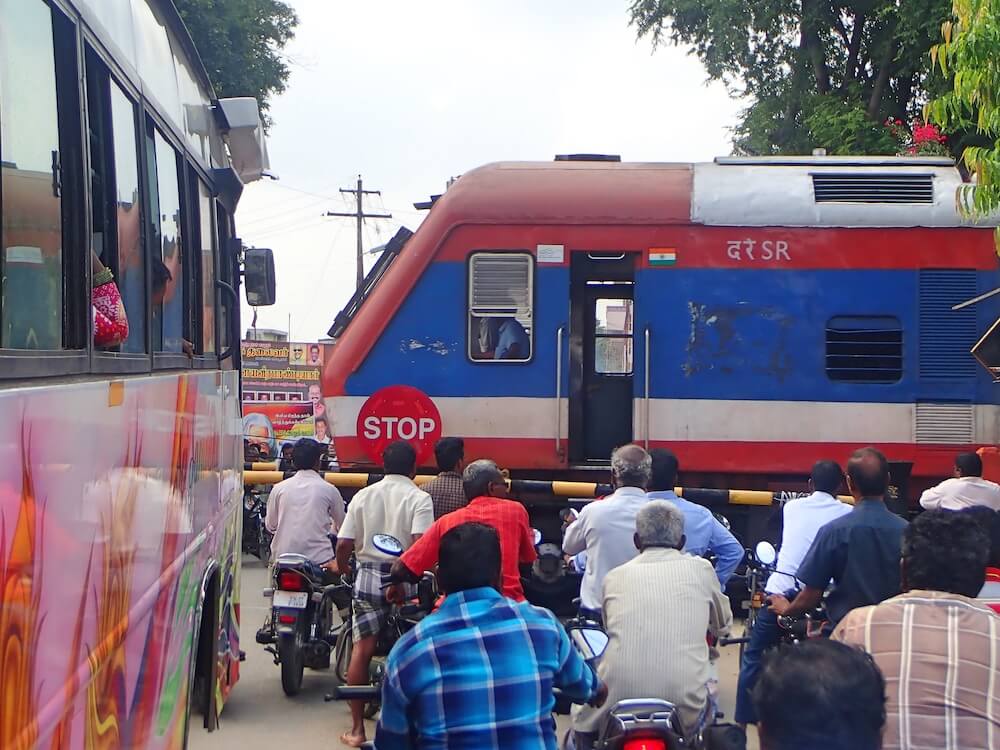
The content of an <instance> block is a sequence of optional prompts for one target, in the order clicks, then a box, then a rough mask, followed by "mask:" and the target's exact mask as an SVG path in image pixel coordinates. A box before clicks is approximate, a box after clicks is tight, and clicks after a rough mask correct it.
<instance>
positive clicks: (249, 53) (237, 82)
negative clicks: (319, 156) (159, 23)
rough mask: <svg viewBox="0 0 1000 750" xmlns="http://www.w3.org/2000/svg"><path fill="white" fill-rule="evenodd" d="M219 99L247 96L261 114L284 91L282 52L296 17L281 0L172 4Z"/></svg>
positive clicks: (206, 0)
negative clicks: (175, 7)
mask: <svg viewBox="0 0 1000 750" xmlns="http://www.w3.org/2000/svg"><path fill="white" fill-rule="evenodd" d="M174 4H175V5H176V6H177V10H178V11H179V12H180V14H181V18H183V19H184V23H185V25H186V26H187V28H188V31H189V32H190V33H191V38H192V39H194V43H195V46H196V47H197V48H198V53H199V54H200V55H201V59H202V62H204V63H205V69H206V70H208V75H209V77H210V78H211V79H212V85H213V86H214V87H215V92H216V94H217V95H218V96H220V97H230V96H252V97H254V98H255V99H257V101H258V102H259V103H260V107H261V111H262V112H264V113H265V114H264V124H265V126H269V125H270V118H269V117H268V116H267V114H266V112H267V110H268V108H269V106H270V99H271V96H272V95H274V94H279V93H281V92H282V91H284V90H285V84H286V82H287V80H288V74H289V70H288V64H287V63H286V62H285V59H284V57H283V56H282V53H281V50H282V48H283V47H284V46H285V44H287V43H288V41H289V40H290V39H291V38H292V36H293V35H294V33H295V27H296V26H297V25H298V22H299V19H298V16H296V15H295V11H294V10H292V8H291V7H290V6H289V5H287V4H286V3H283V2H281V0H174Z"/></svg>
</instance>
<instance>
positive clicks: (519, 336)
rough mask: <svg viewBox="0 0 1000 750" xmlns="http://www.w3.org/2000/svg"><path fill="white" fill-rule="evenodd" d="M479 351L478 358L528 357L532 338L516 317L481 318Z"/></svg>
mask: <svg viewBox="0 0 1000 750" xmlns="http://www.w3.org/2000/svg"><path fill="white" fill-rule="evenodd" d="M479 351H480V352H481V355H480V356H478V357H476V359H528V357H530V356H531V340H530V339H529V338H528V332H527V331H525V330H524V326H522V325H521V324H520V323H519V322H518V321H517V320H515V319H514V318H480V319H479Z"/></svg>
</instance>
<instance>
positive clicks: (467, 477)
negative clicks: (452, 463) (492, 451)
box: [462, 458, 505, 500]
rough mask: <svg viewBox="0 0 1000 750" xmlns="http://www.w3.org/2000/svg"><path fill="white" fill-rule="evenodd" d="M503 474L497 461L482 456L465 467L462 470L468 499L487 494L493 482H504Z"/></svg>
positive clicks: (463, 486)
mask: <svg viewBox="0 0 1000 750" xmlns="http://www.w3.org/2000/svg"><path fill="white" fill-rule="evenodd" d="M503 481H505V480H504V478H503V474H502V473H501V472H500V468H499V467H498V466H497V465H496V462H495V461H491V460H490V459H488V458H480V459H479V460H478V461H473V462H472V463H471V464H469V465H468V466H466V467H465V471H464V472H462V489H463V490H465V497H466V499H467V500H472V499H473V498H477V497H480V496H482V495H485V494H486V491H487V490H488V489H489V486H490V483H491V482H503Z"/></svg>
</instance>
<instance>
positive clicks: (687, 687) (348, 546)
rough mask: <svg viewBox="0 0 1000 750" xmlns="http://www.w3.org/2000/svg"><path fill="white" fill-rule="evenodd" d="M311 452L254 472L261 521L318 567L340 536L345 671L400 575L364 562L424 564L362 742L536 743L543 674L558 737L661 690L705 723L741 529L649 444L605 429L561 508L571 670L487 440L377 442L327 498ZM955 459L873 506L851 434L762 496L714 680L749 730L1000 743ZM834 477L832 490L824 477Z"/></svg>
mask: <svg viewBox="0 0 1000 750" xmlns="http://www.w3.org/2000/svg"><path fill="white" fill-rule="evenodd" d="M320 451H321V449H320V446H319V445H318V444H317V443H315V441H312V440H301V441H299V442H298V443H297V444H296V446H295V448H294V450H293V451H292V461H293V463H294V465H295V468H296V469H298V472H297V473H296V474H295V476H293V477H292V478H291V479H287V480H285V481H284V482H282V483H280V484H279V485H277V486H276V487H275V490H274V491H273V492H272V501H270V502H269V504H268V517H267V525H268V527H269V528H271V526H272V523H273V525H274V530H275V532H276V536H275V540H274V543H275V544H274V548H275V554H278V553H280V552H281V551H292V550H293V548H294V551H298V552H300V553H302V554H306V553H307V552H308V556H309V557H310V559H312V560H313V561H314V562H315V563H316V564H317V565H321V566H325V567H328V568H329V569H331V570H339V571H346V570H347V568H348V565H349V564H350V560H351V558H352V556H353V557H354V558H355V560H356V578H355V590H354V617H353V621H352V629H353V630H352V637H353V641H354V648H353V652H352V656H351V663H350V668H349V670H348V681H349V682H350V683H351V684H366V683H367V682H368V680H369V677H368V669H369V662H370V660H371V658H372V655H373V653H374V650H375V645H376V641H377V636H378V633H379V631H380V629H381V628H382V627H383V626H384V624H385V622H386V620H387V618H388V616H389V614H390V611H391V607H392V601H393V599H394V597H397V596H405V593H401V592H400V591H399V590H398V589H397V587H395V586H393V587H390V588H388V589H385V588H383V586H382V579H383V576H389V577H390V578H391V579H392V580H394V581H397V582H399V584H400V585H401V586H406V585H409V583H412V582H414V581H416V580H418V579H419V577H420V576H421V575H422V574H423V572H424V571H426V570H431V569H434V568H435V566H436V569H437V580H438V584H439V588H440V590H441V591H442V592H443V593H444V594H445V597H444V600H443V603H442V604H441V605H440V608H439V609H438V610H437V611H436V612H434V613H433V614H431V615H430V616H428V617H427V618H425V619H424V620H423V621H422V622H421V623H420V624H418V625H417V626H416V627H415V628H414V629H413V630H411V631H410V632H408V633H406V634H405V635H403V637H402V638H401V639H400V640H399V641H398V642H397V643H396V645H395V646H394V647H393V649H392V651H391V652H390V654H389V657H388V660H387V664H386V675H385V680H384V683H383V688H382V713H381V717H380V720H379V724H378V728H377V732H376V738H375V739H376V746H377V747H379V748H386V749H390V750H391V749H392V748H415V747H467V748H473V747H474V748H510V747H548V748H554V747H555V746H556V737H555V723H554V721H553V720H552V716H551V712H552V709H553V705H554V699H553V697H552V688H554V687H558V688H560V689H561V690H562V691H563V693H564V694H566V695H567V696H569V697H570V698H571V699H572V700H574V701H576V702H577V703H579V704H580V705H579V706H578V707H577V708H575V709H574V713H573V718H572V721H573V738H572V740H573V741H575V746H576V747H577V748H589V747H591V746H592V745H593V743H594V741H595V739H596V736H597V732H598V731H599V729H600V727H601V726H602V722H603V721H604V720H605V719H606V716H607V712H608V711H609V710H610V709H611V707H612V706H614V704H615V703H616V702H617V701H619V700H623V699H627V698H660V699H666V700H670V701H671V702H672V703H674V704H675V705H676V706H677V710H678V715H679V718H680V720H681V723H682V724H683V727H684V730H685V732H686V733H687V734H689V735H693V734H696V733H698V732H701V731H706V732H708V733H709V734H711V731H712V730H713V729H718V727H713V724H714V723H715V720H716V715H717V714H716V702H715V695H716V692H717V681H716V677H715V670H714V665H713V660H714V658H715V657H716V656H717V652H716V651H715V650H714V649H713V648H712V647H710V645H709V643H710V639H708V640H707V639H706V635H708V636H723V635H726V634H728V633H729V630H730V628H731V627H732V623H733V614H732V611H731V608H730V603H729V600H728V598H727V597H726V596H725V595H724V593H723V592H724V589H725V584H726V582H727V581H728V579H729V578H730V576H732V575H733V573H734V571H735V569H736V567H737V566H738V565H739V563H740V561H741V559H742V554H743V553H742V546H741V545H740V543H739V542H738V541H737V540H736V539H735V537H733V535H732V534H731V533H730V532H729V531H728V530H727V529H726V528H725V527H724V526H723V525H722V524H721V523H719V521H718V520H717V519H716V518H715V516H714V515H713V514H712V513H711V512H709V511H708V510H707V509H705V508H703V507H702V506H699V505H696V504H694V503H691V502H688V501H685V500H683V499H682V498H679V497H677V496H676V495H675V494H674V491H673V487H674V485H675V483H676V479H677V472H678V461H677V458H676V456H674V454H673V453H671V452H670V451H666V450H663V449H654V450H652V451H648V452H647V451H646V450H644V449H643V448H641V447H639V446H637V445H626V446H623V447H621V448H619V449H617V450H616V451H615V452H614V454H613V456H612V460H611V469H612V476H613V484H614V492H613V493H612V494H611V495H609V496H608V497H606V498H603V499H601V500H600V501H595V502H592V503H589V504H587V505H586V506H585V507H584V508H583V510H582V511H581V512H580V513H579V515H578V517H577V518H575V519H570V520H569V522H568V524H567V525H566V527H565V529H564V538H563V550H564V552H565V554H566V555H567V556H577V555H585V556H586V563H585V565H584V571H585V572H584V575H583V579H582V583H581V591H580V599H581V604H580V607H581V613H582V614H583V615H585V616H587V617H589V618H592V619H593V620H596V621H599V622H602V623H603V627H604V628H605V630H606V632H607V635H608V638H609V642H608V647H607V650H606V651H605V653H604V655H603V657H602V658H601V659H600V662H599V666H598V667H597V669H596V671H594V670H592V669H591V667H590V666H588V665H587V664H586V663H585V662H584V661H583V659H582V657H581V656H580V655H579V654H578V653H577V652H576V650H575V649H574V648H573V647H572V646H571V645H570V641H569V639H568V637H567V634H566V630H565V629H564V627H563V626H562V625H561V624H560V622H559V621H558V620H557V619H556V618H555V617H554V616H553V615H552V614H551V613H550V612H548V611H547V610H544V609H541V608H538V607H534V606H532V605H530V604H528V603H527V602H526V601H525V596H524V590H523V587H522V584H521V574H522V571H523V570H525V569H526V567H525V566H528V565H529V564H530V563H531V562H532V561H533V560H534V559H535V554H536V551H535V544H536V540H535V539H534V538H533V533H532V529H531V527H530V524H529V520H528V514H527V511H526V510H525V508H524V506H523V505H521V504H520V503H519V502H515V501H512V500H509V499H507V482H506V479H505V477H504V475H503V473H502V472H501V471H500V469H499V468H498V467H497V465H496V464H495V463H494V462H493V461H490V460H486V459H481V460H477V461H472V462H470V463H468V464H466V462H465V456H464V445H463V443H462V440H461V439H460V438H451V437H449V438H443V439H442V440H440V441H439V442H438V444H437V446H436V450H435V453H436V457H437V460H438V465H439V469H440V474H439V475H438V477H436V478H435V479H434V480H433V481H431V482H430V483H427V484H425V485H424V486H423V488H422V489H421V488H420V487H418V486H417V485H416V484H415V482H414V481H413V479H414V476H415V471H416V453H415V451H414V449H413V448H412V447H411V446H410V445H409V444H408V443H406V442H403V441H398V442H395V443H392V444H390V445H389V446H388V447H387V448H386V449H385V452H384V455H383V459H384V470H385V477H384V478H383V479H382V480H380V481H378V482H376V483H375V484H372V485H370V486H368V487H366V488H364V489H362V490H360V491H359V492H358V493H357V494H356V495H355V496H354V498H353V499H352V500H351V502H350V504H349V505H348V506H347V510H346V515H344V513H343V501H342V499H341V497H340V494H339V492H337V490H336V489H335V488H334V487H332V485H329V484H327V483H326V482H325V481H323V479H322V477H321V476H320V475H319V473H318V472H317V471H316V469H317V468H318V461H319V456H320ZM955 464H956V477H955V478H954V479H952V480H948V481H947V482H944V483H942V485H939V486H938V487H936V488H932V489H931V490H928V492H926V493H924V496H923V498H922V499H921V503H922V505H924V507H926V508H929V509H928V510H925V511H924V512H923V513H921V514H920V515H919V516H917V517H916V518H915V519H914V520H913V521H912V522H907V521H906V520H905V519H903V518H901V517H899V516H897V515H895V514H893V513H892V512H890V510H889V509H888V508H887V507H886V505H885V502H884V499H885V497H886V496H887V493H888V489H889V486H888V485H889V472H888V463H887V461H886V459H885V456H883V455H882V453H881V452H879V451H878V450H876V449H874V448H862V449H860V450H858V451H855V452H854V453H853V454H852V456H851V457H850V459H849V461H848V462H847V465H846V472H845V471H842V469H841V467H840V466H839V465H838V464H837V463H836V462H835V461H831V460H823V461H819V462H817V463H816V464H815V466H814V467H813V468H812V472H811V478H810V486H811V490H812V492H811V494H809V495H808V496H806V497H801V498H797V499H794V500H791V501H788V502H786V503H785V505H784V507H783V510H782V514H783V521H784V522H783V526H782V539H781V544H780V551H779V554H778V558H777V562H776V564H775V572H774V573H773V574H772V575H771V576H770V578H769V579H768V580H767V582H766V584H765V592H766V594H767V597H768V599H767V607H766V608H765V609H764V610H763V611H762V612H761V613H760V616H759V617H758V618H757V619H756V621H755V624H754V626H753V628H752V630H751V632H750V633H748V636H749V643H748V645H747V648H746V650H745V653H744V656H743V659H742V662H741V669H740V677H739V684H738V690H737V706H736V715H735V721H736V724H737V726H738V727H743V728H745V726H746V725H747V724H756V725H757V730H758V735H759V738H760V745H761V747H762V748H764V750H791V748H797V749H801V748H809V749H810V750H825V749H827V748H829V749H831V750H832V748H860V749H864V750H867V749H869V748H871V749H873V750H874V749H876V748H886V749H888V750H894V749H895V748H901V749H903V750H905V749H907V748H924V747H934V748H945V749H947V748H961V750H973V749H975V748H984V749H988V748H996V747H1000V691H998V690H997V689H996V680H997V676H996V675H997V673H998V670H997V665H998V660H1000V615H998V614H997V612H1000V523H998V515H1000V514H998V510H997V509H998V508H1000V487H998V486H997V485H996V484H993V483H991V482H987V481H986V480H984V479H982V477H981V474H982V465H981V462H979V457H978V456H976V455H975V454H962V455H960V456H958V457H957V458H956V462H955ZM845 481H846V488H847V490H848V492H849V493H850V495H851V497H852V498H853V503H852V504H848V503H845V502H842V501H841V499H839V498H838V497H837V495H838V492H839V491H840V489H841V487H842V485H843V484H844V483H845ZM275 494H277V497H276V498H275V497H273V496H274V495H275ZM331 522H332V523H333V524H334V526H335V527H336V528H337V530H338V535H337V543H336V549H335V551H334V549H333V548H332V547H331V546H330V543H329V540H328V538H327V534H328V532H329V529H330V524H331ZM283 527H284V528H283ZM374 534H389V535H391V536H393V537H395V538H396V539H398V540H399V541H400V542H401V543H402V546H403V548H404V552H403V554H402V556H401V557H399V558H394V557H392V556H390V555H388V554H386V553H385V552H382V551H380V550H379V549H378V548H376V547H375V546H374V544H373V543H372V536H373V535H374ZM303 550H305V551H306V552H303ZM706 553H709V554H710V555H711V558H712V559H713V560H714V566H713V563H710V562H709V560H708V559H706V556H705V555H706ZM820 604H825V609H826V614H827V624H826V627H825V630H824V633H823V635H824V636H827V637H819V638H816V639H814V640H810V641H807V642H805V643H801V644H796V645H794V646H787V645H778V644H779V640H780V632H781V627H780V625H779V618H781V617H796V616H800V615H802V614H803V613H805V612H807V611H810V610H811V609H813V608H815V607H816V606H817V605H820ZM994 610H996V611H994ZM351 710H352V717H353V721H352V727H351V729H350V730H349V731H346V732H344V734H343V735H341V737H340V739H341V741H342V742H343V743H344V744H345V745H347V746H350V747H359V746H360V745H362V744H363V743H364V742H365V741H366V739H367V737H366V732H365V726H364V721H363V717H362V711H363V705H362V703H361V702H359V701H358V702H352V706H351ZM729 729H730V730H732V729H734V727H733V726H730V727H729ZM715 736H716V738H717V740H718V742H720V743H724V742H730V743H734V742H735V743H736V744H728V745H726V744H718V745H716V747H738V746H740V742H742V741H743V740H742V737H743V735H742V733H741V732H739V731H737V732H736V734H735V735H734V733H733V732H732V731H729V732H727V733H725V734H724V735H723V734H718V733H717V734H716V735H715ZM736 737H739V738H741V739H740V740H739V741H737V740H736V739H735V738H736Z"/></svg>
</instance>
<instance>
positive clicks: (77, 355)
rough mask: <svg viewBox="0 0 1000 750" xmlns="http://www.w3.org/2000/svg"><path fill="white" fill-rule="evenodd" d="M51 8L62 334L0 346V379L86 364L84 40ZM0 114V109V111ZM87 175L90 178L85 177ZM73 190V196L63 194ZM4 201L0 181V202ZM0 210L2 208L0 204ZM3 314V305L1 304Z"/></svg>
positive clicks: (71, 370) (68, 15)
mask: <svg viewBox="0 0 1000 750" xmlns="http://www.w3.org/2000/svg"><path fill="white" fill-rule="evenodd" d="M41 2H42V3H43V4H44V5H46V6H47V7H48V8H49V11H50V13H51V14H52V29H53V37H54V44H53V65H54V66H55V82H56V102H57V107H58V111H57V115H56V116H57V127H58V129H59V163H60V168H61V170H60V183H61V185H62V196H61V197H62V202H61V204H60V205H61V222H62V237H63V240H62V245H63V247H62V267H63V279H62V321H63V322H62V339H63V348H61V349H5V348H0V383H2V382H4V381H7V380H16V379H23V378H35V377H51V376H65V375H81V374H86V373H88V372H89V371H90V369H91V351H92V343H91V342H92V340H93V331H92V323H91V319H92V316H91V314H90V295H89V293H88V292H89V290H90V287H91V284H90V279H91V274H90V264H89V263H87V262H85V261H86V260H89V257H88V256H87V255H86V253H84V252H82V251H81V249H80V248H83V247H86V248H88V249H89V247H90V241H89V234H88V233H89V231H90V221H91V219H90V217H89V216H88V213H89V212H90V200H89V194H90V188H89V186H88V185H86V184H85V179H86V177H85V176H86V175H87V174H88V167H89V162H88V161H87V159H88V156H87V151H88V150H89V149H87V148H86V147H85V145H84V144H86V142H87V140H86V139H87V133H86V123H85V121H84V118H83V115H82V113H83V108H84V106H85V90H84V88H83V82H82V80H81V71H82V70H83V68H82V66H83V46H82V45H83V40H82V35H81V31H80V23H79V22H78V19H77V17H76V15H75V14H74V13H73V12H72V10H71V9H68V8H66V7H65V6H64V5H63V4H62V3H61V2H60V1H59V0H41ZM0 116H2V112H0ZM64 139H65V140H64ZM88 181H89V180H88ZM74 194H75V195H77V196H78V197H77V198H76V199H75V200H70V199H68V198H67V197H68V196H71V195H74ZM2 203H3V193H2V187H0V206H2ZM0 210H2V209H0ZM0 315H2V309H0Z"/></svg>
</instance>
